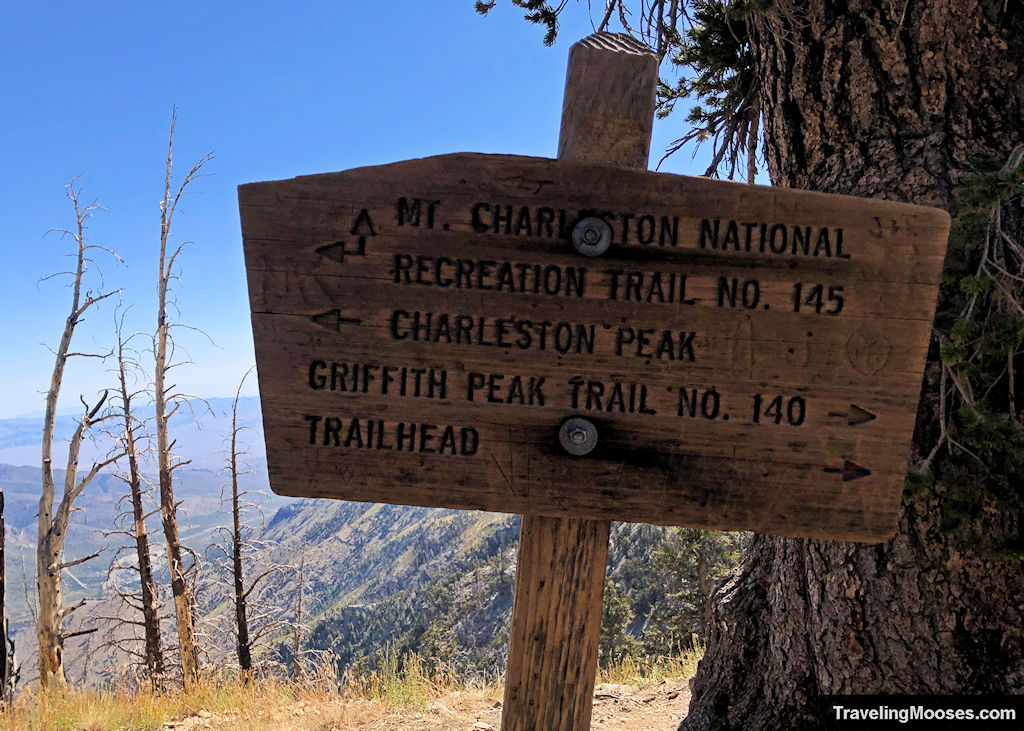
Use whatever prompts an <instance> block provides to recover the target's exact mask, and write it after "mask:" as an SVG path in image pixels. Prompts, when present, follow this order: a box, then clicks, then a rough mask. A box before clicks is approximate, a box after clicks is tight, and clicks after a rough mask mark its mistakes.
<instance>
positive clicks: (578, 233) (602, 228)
mask: <svg viewBox="0 0 1024 731" xmlns="http://www.w3.org/2000/svg"><path fill="white" fill-rule="evenodd" d="M611 243H612V230H611V228H610V227H609V226H608V224H607V223H605V222H604V221H602V220H601V219H600V218H594V217H593V216H588V217H587V218H583V219H581V220H580V221H579V223H577V224H576V225H575V226H574V227H573V229H572V245H573V247H575V249H576V251H578V252H579V253H581V254H583V255H584V256H599V255H601V254H603V253H604V252H606V251H607V250H608V246H609V245H610V244H611Z"/></svg>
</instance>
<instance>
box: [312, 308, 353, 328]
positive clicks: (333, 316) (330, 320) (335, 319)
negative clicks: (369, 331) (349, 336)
mask: <svg viewBox="0 0 1024 731" xmlns="http://www.w3.org/2000/svg"><path fill="white" fill-rule="evenodd" d="M310 319H311V320H312V321H313V323H314V324H316V325H319V326H320V327H322V328H324V329H326V330H333V331H334V332H341V326H342V324H346V325H358V324H360V323H361V322H362V320H360V319H359V318H357V317H342V316H341V310H338V309H334V310H327V312H321V313H320V314H319V315H313V316H312V317H311V318H310Z"/></svg>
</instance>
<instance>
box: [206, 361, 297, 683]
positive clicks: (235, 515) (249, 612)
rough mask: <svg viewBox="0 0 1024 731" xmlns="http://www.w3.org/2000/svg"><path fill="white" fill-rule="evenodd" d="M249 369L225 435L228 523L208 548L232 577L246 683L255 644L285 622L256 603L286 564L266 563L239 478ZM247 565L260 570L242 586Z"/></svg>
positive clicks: (239, 657) (238, 649) (238, 644)
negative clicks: (267, 582)
mask: <svg viewBox="0 0 1024 731" xmlns="http://www.w3.org/2000/svg"><path fill="white" fill-rule="evenodd" d="M253 370H255V366H254V367H253V368H250V369H249V370H248V371H247V372H246V373H245V375H244V376H243V377H242V380H241V382H240V383H239V384H238V390H237V391H236V392H235V398H234V401H233V402H232V404H231V434H230V435H229V437H228V438H227V441H228V443H229V450H228V463H227V470H228V477H229V482H228V484H227V485H225V490H224V493H223V494H222V496H221V497H222V500H223V501H224V502H227V500H228V499H230V501H231V521H232V522H231V526H230V528H229V527H227V526H225V527H222V528H221V529H220V530H221V534H222V537H223V538H224V541H223V543H222V544H214V545H212V546H210V550H209V551H208V553H212V554H213V555H214V557H215V558H213V559H211V560H212V562H213V563H214V564H215V565H217V566H219V567H221V568H222V569H224V570H225V571H226V573H229V574H230V576H231V597H232V600H233V603H234V607H235V621H234V633H233V634H234V636H235V637H234V640H235V641H234V645H235V655H236V657H237V660H238V667H239V669H240V670H241V672H242V677H243V679H245V681H246V682H248V680H249V679H251V677H252V674H253V669H254V662H253V649H254V647H256V645H257V644H258V643H259V642H260V640H262V639H263V638H265V637H267V636H268V635H270V634H272V633H274V632H277V631H278V630H280V629H281V627H282V626H283V621H282V619H281V617H280V611H279V610H278V609H277V608H275V607H273V606H269V605H265V604H264V603H255V602H254V600H255V599H257V598H258V594H259V589H260V587H261V585H262V582H263V580H264V579H266V578H267V577H268V576H270V575H271V574H274V573H276V572H278V571H280V570H282V569H283V568H284V567H282V566H279V565H276V564H273V563H268V562H267V560H266V557H267V556H269V553H270V551H269V550H268V549H269V546H267V545H265V544H263V543H261V542H258V541H255V540H254V539H253V537H252V528H251V525H250V524H249V516H250V514H251V513H252V511H259V507H258V506H257V505H256V504H255V503H253V502H252V501H250V500H248V499H247V498H248V496H249V495H250V494H251V492H252V491H249V490H243V489H242V488H241V486H240V482H239V480H240V478H241V477H242V476H243V475H245V474H247V473H248V469H247V467H246V465H245V463H244V457H245V455H246V452H244V451H243V445H242V443H241V442H240V439H239V437H240V435H241V433H242V432H243V431H244V430H245V429H248V428H249V427H246V426H244V425H242V424H241V423H240V422H239V418H238V400H239V398H240V397H241V394H242V388H243V386H244V385H245V379H246V378H248V376H249V374H250V373H252V372H253ZM228 490H230V498H229V496H228V495H227V491H228ZM218 554H219V555H218ZM249 569H252V570H254V571H258V572H259V573H258V575H257V576H256V578H255V579H253V580H252V581H251V583H249V585H248V586H246V579H245V577H246V574H247V573H252V571H250V570H249Z"/></svg>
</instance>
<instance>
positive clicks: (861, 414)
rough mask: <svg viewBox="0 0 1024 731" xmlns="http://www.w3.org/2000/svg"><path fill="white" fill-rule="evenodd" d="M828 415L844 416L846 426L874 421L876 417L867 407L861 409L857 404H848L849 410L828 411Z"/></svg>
mask: <svg viewBox="0 0 1024 731" xmlns="http://www.w3.org/2000/svg"><path fill="white" fill-rule="evenodd" d="M828 415H829V416H838V417H845V418H846V424H847V426H857V425H858V424H866V423H867V422H869V421H874V420H875V419H877V418H878V417H877V416H876V415H875V414H872V413H871V412H870V411H868V410H867V409H862V408H861V407H860V406H858V405H857V404H850V411H849V412H846V411H830V412H828Z"/></svg>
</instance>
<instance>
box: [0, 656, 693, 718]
mask: <svg viewBox="0 0 1024 731" xmlns="http://www.w3.org/2000/svg"><path fill="white" fill-rule="evenodd" d="M698 659H699V655H697V654H696V653H689V654H687V655H685V656H684V657H681V658H668V659H664V660H661V661H657V662H650V663H643V662H638V661H636V660H631V659H627V660H625V661H624V662H623V663H622V664H620V665H618V666H616V667H614V668H609V669H606V670H602V672H601V673H600V675H599V677H598V682H599V683H623V684H629V685H636V686H639V685H643V684H645V683H651V682H660V681H661V680H663V679H664V678H667V677H686V676H688V675H692V673H693V669H694V668H695V667H696V663H697V660H698ZM501 696H502V687H501V685H500V684H498V683H490V684H486V683H476V684H473V683H470V684H469V685H467V684H465V683H459V682H457V681H456V679H455V677H454V676H453V675H452V674H451V673H445V672H439V673H429V672H428V671H427V669H426V665H425V664H424V663H423V661H422V660H421V659H420V658H419V657H417V656H415V655H411V656H407V657H404V658H401V660H400V659H399V658H398V657H397V656H395V655H389V656H387V657H386V659H385V662H384V664H383V667H382V669H381V670H380V671H378V672H376V673H371V674H369V675H366V676H362V677H358V678H347V679H346V682H345V683H344V684H343V686H342V687H341V688H339V687H338V683H337V681H336V680H335V678H334V675H333V671H332V670H331V669H330V668H329V667H328V666H326V665H325V666H324V667H322V668H321V669H320V670H319V671H318V672H316V673H314V674H313V675H312V676H310V677H308V678H307V679H306V680H304V681H300V682H294V681H291V680H286V679H281V678H263V679H258V680H255V681H253V682H252V683H249V684H244V683H241V682H240V681H239V680H238V679H237V677H232V676H228V675H224V676H222V677H213V678H209V677H208V678H207V679H206V680H205V682H204V683H203V684H202V685H201V686H200V687H199V688H198V689H197V690H195V691H194V692H192V693H189V694H186V693H184V692H183V691H181V690H171V691H166V692H164V693H154V692H150V691H148V690H147V689H128V688H116V689H110V690H100V691H85V690H76V689H69V690H65V691H58V692H51V693H33V692H29V691H24V692H22V693H20V694H19V696H18V697H17V699H16V701H15V703H14V705H13V707H12V708H10V709H9V710H7V711H6V712H0V729H2V730H3V731H8V730H9V731H65V730H67V731H71V730H72V729H74V730H76V731H77V730H81V731H120V730H121V729H133V730H135V729H139V730H141V729H170V728H175V729H182V730H185V729H188V730H196V731H198V730H200V729H209V728H215V729H223V730H224V731H271V730H274V731H284V730H289V729H291V730H294V731H329V730H331V729H353V728H364V729H377V728H380V729H387V728H399V727H401V726H402V724H403V723H404V721H403V719H421V718H422V719H427V718H430V717H435V718H447V717H455V716H458V715H460V714H462V713H469V712H470V711H471V709H474V708H475V709H479V708H482V707H492V706H493V705H494V704H496V703H497V702H498V701H500V700H501ZM169 724H171V725H169ZM417 727H419V726H417Z"/></svg>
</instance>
